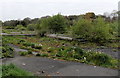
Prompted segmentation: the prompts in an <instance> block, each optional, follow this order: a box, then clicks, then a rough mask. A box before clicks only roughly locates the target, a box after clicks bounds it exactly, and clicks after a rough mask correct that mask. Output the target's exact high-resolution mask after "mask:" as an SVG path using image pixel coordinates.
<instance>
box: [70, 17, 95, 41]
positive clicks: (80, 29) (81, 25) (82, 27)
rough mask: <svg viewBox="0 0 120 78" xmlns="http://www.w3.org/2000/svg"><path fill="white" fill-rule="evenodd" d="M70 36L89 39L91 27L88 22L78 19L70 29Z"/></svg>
mask: <svg viewBox="0 0 120 78" xmlns="http://www.w3.org/2000/svg"><path fill="white" fill-rule="evenodd" d="M71 31H72V33H71V34H72V36H73V37H75V38H83V39H85V38H86V39H89V38H90V37H91V34H92V31H93V26H92V24H91V22H90V21H89V20H86V19H80V20H78V21H77V22H76V23H75V26H73V27H72V30H71Z"/></svg>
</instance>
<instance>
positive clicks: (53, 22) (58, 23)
mask: <svg viewBox="0 0 120 78" xmlns="http://www.w3.org/2000/svg"><path fill="white" fill-rule="evenodd" d="M65 27H66V19H65V18H64V17H63V16H62V15H60V14H57V15H55V16H53V17H48V18H42V19H40V20H39V22H38V24H37V30H38V32H39V34H40V33H42V35H43V33H64V32H65Z"/></svg>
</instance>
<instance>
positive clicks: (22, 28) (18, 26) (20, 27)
mask: <svg viewBox="0 0 120 78" xmlns="http://www.w3.org/2000/svg"><path fill="white" fill-rule="evenodd" d="M15 29H17V30H26V28H25V27H24V26H22V25H17V26H16V27H15Z"/></svg>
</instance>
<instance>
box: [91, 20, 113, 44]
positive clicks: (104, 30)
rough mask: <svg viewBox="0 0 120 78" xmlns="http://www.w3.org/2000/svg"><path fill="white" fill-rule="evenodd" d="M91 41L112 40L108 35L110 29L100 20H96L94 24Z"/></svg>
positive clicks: (109, 34)
mask: <svg viewBox="0 0 120 78" xmlns="http://www.w3.org/2000/svg"><path fill="white" fill-rule="evenodd" d="M91 36H92V38H91V39H92V41H94V42H105V41H108V40H109V39H112V37H113V35H112V34H111V33H110V27H109V25H108V24H107V23H105V21H104V20H103V19H102V18H97V20H96V21H95V22H94V30H93V34H92V35H91Z"/></svg>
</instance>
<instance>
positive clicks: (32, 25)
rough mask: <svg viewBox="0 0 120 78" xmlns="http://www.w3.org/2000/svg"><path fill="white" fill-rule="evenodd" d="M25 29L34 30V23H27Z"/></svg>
mask: <svg viewBox="0 0 120 78" xmlns="http://www.w3.org/2000/svg"><path fill="white" fill-rule="evenodd" d="M27 29H28V30H30V31H34V30H35V25H34V24H29V25H28V26H27Z"/></svg>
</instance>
